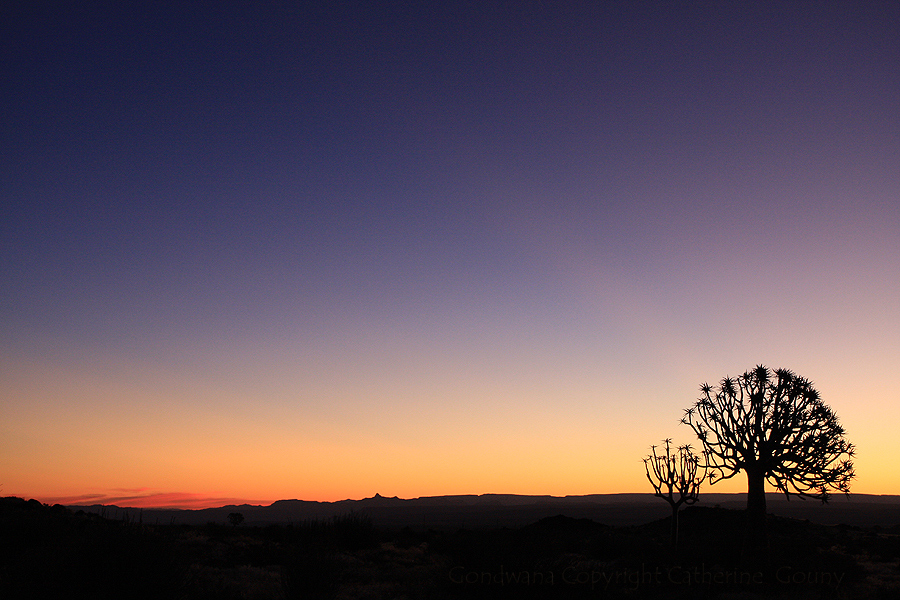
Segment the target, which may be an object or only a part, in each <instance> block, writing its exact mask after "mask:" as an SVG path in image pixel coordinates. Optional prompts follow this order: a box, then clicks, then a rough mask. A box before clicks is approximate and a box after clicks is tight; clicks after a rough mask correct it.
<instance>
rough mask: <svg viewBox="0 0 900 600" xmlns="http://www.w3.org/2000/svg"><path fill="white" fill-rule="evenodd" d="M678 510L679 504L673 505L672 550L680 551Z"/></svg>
mask: <svg viewBox="0 0 900 600" xmlns="http://www.w3.org/2000/svg"><path fill="white" fill-rule="evenodd" d="M678 508H679V506H678V505H677V504H673V505H672V550H678Z"/></svg>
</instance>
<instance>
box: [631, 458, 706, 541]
mask: <svg viewBox="0 0 900 600" xmlns="http://www.w3.org/2000/svg"><path fill="white" fill-rule="evenodd" d="M671 441H672V440H665V441H664V443H665V445H666V446H665V448H666V453H665V454H658V453H657V452H656V446H650V452H651V454H650V456H648V457H647V458H645V459H644V470H645V471H646V472H647V479H648V480H649V481H650V485H652V486H653V492H654V493H653V495H654V496H657V497H659V498H662V499H663V500H665V501H666V502H668V503H669V506H671V507H672V547H673V548H677V547H678V509H679V508H681V505H682V504H693V503H694V502H696V501H697V500H699V499H700V484H701V483H703V480H704V479H706V469H705V467H703V466H702V464H701V461H700V457H698V456H697V455H695V454H694V452H693V451H692V450H691V447H690V446H689V445H684V446H679V447H678V448H677V449H676V450H675V452H672V447H671Z"/></svg>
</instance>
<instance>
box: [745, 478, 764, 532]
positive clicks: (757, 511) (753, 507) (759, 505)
mask: <svg viewBox="0 0 900 600" xmlns="http://www.w3.org/2000/svg"><path fill="white" fill-rule="evenodd" d="M747 514H749V515H750V518H751V519H752V520H761V521H762V522H765V520H766V475H765V473H763V472H762V471H760V470H758V469H747Z"/></svg>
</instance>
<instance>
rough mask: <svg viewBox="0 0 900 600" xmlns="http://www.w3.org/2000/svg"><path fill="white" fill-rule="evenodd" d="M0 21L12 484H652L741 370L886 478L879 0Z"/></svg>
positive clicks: (267, 10) (441, 490)
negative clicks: (772, 385)
mask: <svg viewBox="0 0 900 600" xmlns="http://www.w3.org/2000/svg"><path fill="white" fill-rule="evenodd" d="M2 11H3V14H2V18H0V30H2V31H0V52H2V63H0V89H2V90H3V91H2V93H0V103H2V105H0V109H2V114H3V115H4V116H3V118H2V119H0V136H2V138H0V141H2V149H3V151H2V153H0V196H2V203H0V204H2V206H0V252H2V256H0V379H2V386H0V493H2V494H3V495H16V496H21V497H26V498H37V499H39V500H41V501H42V502H48V503H54V502H61V503H69V504H86V503H94V502H103V503H115V504H119V505H123V506H125V505H127V506H180V507H204V506H218V505H223V504H229V503H240V502H250V503H254V504H257V503H265V504H268V503H270V502H273V501H275V500H278V499H286V498H300V499H305V500H320V501H334V500H341V499H345V498H363V497H371V496H373V495H374V494H376V493H380V494H381V495H383V496H399V497H402V498H412V497H418V496H433V495H444V494H482V493H503V494H550V495H555V496H562V495H582V494H595V493H619V492H648V493H649V492H651V491H652V490H651V488H650V485H649V483H648V482H647V481H646V479H645V475H644V468H643V464H642V462H641V459H642V457H643V456H646V455H647V453H648V452H649V449H650V446H651V444H655V443H659V442H660V441H661V440H663V439H665V438H672V439H673V440H674V441H675V442H676V443H688V442H691V441H692V437H691V432H690V430H689V429H688V428H687V427H686V426H684V425H680V424H679V420H680V418H681V416H682V414H683V411H684V409H686V408H688V407H689V406H690V405H692V404H693V402H695V401H696V399H697V398H698V397H699V387H700V384H701V383H703V382H707V381H708V382H710V383H716V382H718V381H719V380H720V379H721V378H722V377H724V376H726V375H731V376H735V375H739V374H740V373H742V372H744V371H746V370H748V369H751V368H753V367H754V366H756V365H757V364H764V365H767V366H770V367H772V368H776V367H777V368H787V369H791V370H793V371H795V372H796V373H797V374H799V375H801V376H803V377H806V378H808V379H810V380H812V381H813V383H814V385H815V387H816V389H818V391H819V392H820V394H821V396H822V399H823V401H824V402H825V403H826V404H828V405H829V406H830V407H831V408H832V409H833V410H834V411H835V413H837V415H838V416H839V418H840V419H841V423H842V424H843V426H844V427H845V429H846V432H847V433H846V437H847V439H848V440H849V441H850V442H852V443H853V444H855V445H856V447H857V456H856V460H855V464H856V471H857V478H856V479H855V481H854V484H853V486H852V490H853V491H855V492H859V493H868V494H900V465H898V463H897V461H896V460H895V459H894V456H895V450H896V424H897V423H898V422H900V391H898V388H897V377H896V375H897V372H898V371H897V369H898V365H900V69H897V60H898V57H900V4H898V3H896V2H877V1H876V2H856V3H851V2H818V1H816V2H812V1H810V2H781V1H779V2H752V3H744V2H601V1H596V2H591V1H562V2H548V1H524V2H503V1H491V0H484V1H461V2H455V1H454V2H447V1H442V2H422V1H417V2H402V1H395V2H380V1H373V2H343V1H333V0H332V1H328V2H317V1H311V2H302V3H300V2H296V3H295V2H290V1H274V0H269V1H264V2H263V1H261V2H228V1H226V2H185V3H174V2H173V3H169V2H155V3H119V2H93V3H81V2H79V3H66V2H59V3H31V2H7V3H4V4H3V8H2ZM705 489H706V490H707V491H713V492H740V491H746V480H745V479H744V478H743V477H736V478H735V479H733V480H729V481H725V482H721V483H719V484H717V485H716V486H715V487H708V486H707V487H705Z"/></svg>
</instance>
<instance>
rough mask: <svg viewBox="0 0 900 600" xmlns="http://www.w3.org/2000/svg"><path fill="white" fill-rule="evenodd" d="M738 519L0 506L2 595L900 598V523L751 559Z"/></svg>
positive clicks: (809, 527) (798, 529)
mask: <svg viewBox="0 0 900 600" xmlns="http://www.w3.org/2000/svg"><path fill="white" fill-rule="evenodd" d="M743 519H744V517H743V513H742V511H739V510H733V509H727V508H705V507H691V508H687V509H685V510H683V511H682V513H681V519H680V521H681V540H680V543H679V549H678V551H673V550H672V548H671V545H670V529H669V527H670V521H669V520H668V519H663V520H657V521H653V522H650V523H646V524H644V525H634V526H618V527H611V526H607V525H603V524H600V523H597V522H595V521H592V520H589V519H577V518H572V517H566V516H561V515H560V516H555V517H547V518H543V519H540V520H538V521H536V522H533V523H531V524H528V525H525V526H521V527H516V528H504V527H500V528H483V529H477V530H474V529H473V530H467V529H455V530H447V531H434V530H431V531H427V530H426V531H414V530H411V529H408V528H406V529H384V528H376V527H374V526H373V523H372V521H371V520H370V519H369V518H368V516H367V515H365V514H362V513H351V514H346V515H344V516H341V517H336V518H331V519H328V520H318V521H304V522H302V523H295V524H290V525H284V524H282V525H268V526H247V525H238V526H231V525H225V524H221V523H219V524H213V523H210V524H207V525H177V524H163V525H160V524H156V523H154V524H148V523H144V522H142V521H141V520H140V519H138V520H135V519H133V518H125V519H109V518H105V517H102V516H100V515H99V514H94V513H89V512H84V511H76V512H73V511H72V510H70V509H67V508H65V507H62V506H58V505H57V506H53V507H50V506H46V505H42V504H41V503H39V502H37V501H34V500H31V501H27V502H26V501H24V500H22V499H19V498H5V499H0V536H2V537H0V541H2V545H0V598H2V599H17V598H38V597H44V598H96V599H103V598H167V599H168V598H172V599H178V598H181V599H185V600H194V599H214V598H215V599H225V600H228V599H269V598H275V599H282V598H283V599H292V598H315V599H323V600H324V599H328V598H345V599H350V598H371V599H389V598H391V599H401V598H408V599H418V598H423V599H427V598H442V599H444V598H445V599H453V598H723V599H725V598H728V599H735V600H738V599H741V600H749V599H753V598H792V599H793V598H799V599H804V598H810V599H811V598H842V599H843V598H846V599H854V598H862V599H866V598H884V599H889V598H890V599H894V598H898V597H900V527H891V528H884V527H860V526H847V525H830V526H825V525H819V524H815V523H811V522H808V521H800V520H794V519H786V518H780V517H774V516H770V517H769V523H768V534H769V535H768V548H767V550H766V551H765V552H763V553H761V554H759V555H754V554H752V553H750V552H749V551H748V547H747V543H746V532H745V528H744V526H743Z"/></svg>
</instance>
